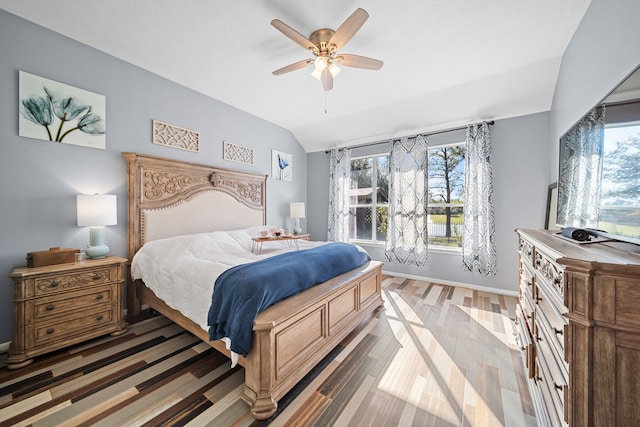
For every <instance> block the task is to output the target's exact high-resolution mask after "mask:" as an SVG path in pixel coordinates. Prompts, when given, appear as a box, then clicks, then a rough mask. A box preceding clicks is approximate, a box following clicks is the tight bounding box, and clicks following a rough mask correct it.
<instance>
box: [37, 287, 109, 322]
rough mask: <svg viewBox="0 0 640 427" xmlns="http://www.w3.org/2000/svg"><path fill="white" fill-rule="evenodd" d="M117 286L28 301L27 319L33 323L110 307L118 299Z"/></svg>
mask: <svg viewBox="0 0 640 427" xmlns="http://www.w3.org/2000/svg"><path fill="white" fill-rule="evenodd" d="M116 292H117V285H116V284H111V285H106V286H99V287H96V288H94V289H91V291H90V292H89V291H87V290H80V291H74V292H66V293H63V294H56V295H50V296H46V297H42V298H38V299H34V300H29V301H27V303H26V305H27V319H30V321H33V322H39V321H40V320H43V319H47V318H49V317H52V316H55V317H57V316H62V315H65V314H67V313H69V312H74V311H78V310H83V311H84V310H86V308H87V307H90V306H92V305H96V304H103V305H104V304H106V305H110V304H111V303H112V302H113V301H114V299H115V298H116Z"/></svg>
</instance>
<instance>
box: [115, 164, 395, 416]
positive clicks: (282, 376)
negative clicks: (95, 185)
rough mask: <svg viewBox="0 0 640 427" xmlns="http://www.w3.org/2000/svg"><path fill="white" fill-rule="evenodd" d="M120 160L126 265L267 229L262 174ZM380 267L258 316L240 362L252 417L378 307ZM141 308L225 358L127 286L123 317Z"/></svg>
mask: <svg viewBox="0 0 640 427" xmlns="http://www.w3.org/2000/svg"><path fill="white" fill-rule="evenodd" d="M122 155H123V156H124V157H125V159H126V160H127V162H128V168H129V174H128V177H129V179H128V220H127V225H128V246H129V254H128V255H129V260H131V259H133V256H134V255H135V254H136V252H137V251H138V250H139V249H140V248H141V247H142V245H143V244H144V243H145V242H147V241H150V240H154V239H159V238H163V237H169V236H173V235H179V234H188V233H195V232H207V231H216V230H231V229H238V228H246V227H251V226H256V225H265V224H266V197H265V191H266V180H267V177H266V176H264V175H256V174H250V173H245V172H237V171H230V170H225V169H218V168H213V167H209V166H205V165H198V164H193V163H188V162H182V161H177V160H172V159H166V158H161V157H154V156H148V155H143V154H138V153H129V152H125V153H122ZM381 269H382V263H380V262H378V261H371V262H369V263H367V264H365V265H363V266H362V267H359V268H357V269H354V270H352V271H350V272H347V273H345V274H342V275H340V276H337V277H335V278H333V279H331V280H329V281H327V282H324V283H321V284H319V285H317V286H314V287H312V288H310V289H308V290H306V291H304V292H301V293H299V294H297V295H294V296H292V297H290V298H288V299H286V300H284V301H281V302H279V303H277V304H274V305H273V306H271V307H269V308H267V309H266V310H264V311H263V312H262V313H260V314H259V315H258V316H257V318H256V320H255V322H254V326H253V341H252V347H251V351H250V352H249V354H248V355H247V357H242V356H241V357H240V360H239V362H238V363H239V364H240V365H241V366H243V367H244V368H245V384H244V389H243V393H242V397H243V399H244V400H245V401H246V402H247V403H248V404H249V405H251V412H252V414H253V416H254V417H255V418H257V419H267V418H269V417H270V416H271V415H273V414H274V413H275V412H276V410H277V407H278V405H277V402H278V400H279V399H281V398H282V397H283V396H284V395H285V394H286V393H287V392H288V391H289V390H290V389H291V388H292V387H293V386H294V385H295V384H297V383H298V382H299V381H300V380H301V379H302V378H303V377H304V376H305V375H306V374H307V373H309V371H310V370H311V369H313V367H314V366H315V365H317V364H318V362H320V361H321V360H322V359H323V358H324V357H325V356H326V355H327V354H329V352H330V351H331V350H332V349H333V348H335V346H336V345H338V343H340V341H342V340H343V339H344V338H345V337H346V336H347V335H348V334H349V333H350V332H352V331H353V330H354V329H355V328H356V326H358V325H359V324H360V323H361V322H363V321H365V320H367V319H369V318H370V317H371V316H372V314H373V312H374V311H375V310H376V309H377V308H378V307H380V306H381V305H382V304H383V301H382V298H381V276H382V272H381ZM206 297H207V298H210V295H207V296H206ZM142 305H147V306H149V307H150V308H153V309H154V310H156V311H158V312H159V313H161V314H163V315H164V316H166V317H168V318H169V319H171V320H172V321H174V322H175V323H177V324H179V325H180V326H182V327H183V328H185V329H186V330H188V331H190V332H191V333H193V334H194V335H196V336H197V337H198V338H200V339H202V340H203V341H205V342H207V343H208V344H209V345H211V346H212V347H214V348H215V349H217V350H219V351H221V352H222V353H225V354H227V355H228V356H230V353H229V351H228V350H227V349H226V348H225V346H224V343H222V342H221V341H219V340H218V341H209V335H208V332H207V331H205V330H204V329H202V327H201V326H199V325H198V324H197V323H196V322H194V321H192V320H191V319H189V318H187V317H186V316H184V315H182V314H181V313H180V312H178V311H176V310H174V309H172V308H171V307H169V306H168V305H166V304H165V303H164V302H163V301H162V299H160V298H159V297H158V296H156V295H155V294H154V293H153V292H152V291H151V290H149V289H148V288H147V287H145V286H144V283H142V282H141V281H134V282H132V283H129V286H128V289H127V307H128V313H129V314H133V315H135V314H138V313H140V309H141V306H142Z"/></svg>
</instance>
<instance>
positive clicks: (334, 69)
mask: <svg viewBox="0 0 640 427" xmlns="http://www.w3.org/2000/svg"><path fill="white" fill-rule="evenodd" d="M325 68H327V67H326V66H325ZM323 70H324V68H317V67H316V68H314V69H313V71H312V72H311V77H313V78H314V79H318V80H320V79H321V78H322V71H323ZM340 71H342V69H341V68H340V67H338V66H337V65H336V63H335V62H332V63H331V65H329V72H331V75H332V76H333V77H335V76H337V75H338V74H340Z"/></svg>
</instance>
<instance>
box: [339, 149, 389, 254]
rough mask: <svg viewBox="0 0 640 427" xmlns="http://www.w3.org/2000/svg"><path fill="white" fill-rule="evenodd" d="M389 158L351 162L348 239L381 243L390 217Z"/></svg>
mask: <svg viewBox="0 0 640 427" xmlns="http://www.w3.org/2000/svg"><path fill="white" fill-rule="evenodd" d="M388 176H389V156H388V155H387V154H385V155H381V156H370V157H362V158H357V159H352V160H351V194H350V199H349V211H350V219H349V238H350V239H354V240H369V241H373V242H384V241H386V239H387V218H388V216H389V180H388Z"/></svg>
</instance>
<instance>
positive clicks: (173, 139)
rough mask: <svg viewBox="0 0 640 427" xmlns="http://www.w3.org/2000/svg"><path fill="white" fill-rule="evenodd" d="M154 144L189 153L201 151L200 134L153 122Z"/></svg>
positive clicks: (156, 121)
mask: <svg viewBox="0 0 640 427" xmlns="http://www.w3.org/2000/svg"><path fill="white" fill-rule="evenodd" d="M152 142H153V143H154V144H158V145H164V146H166V147H171V148H178V149H180V150H187V151H194V152H196V153H197V152H199V151H200V133H199V132H196V131H194V130H190V129H185V128H182V127H180V126H175V125H171V124H169V123H164V122H160V121H158V120H154V121H153V140H152Z"/></svg>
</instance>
